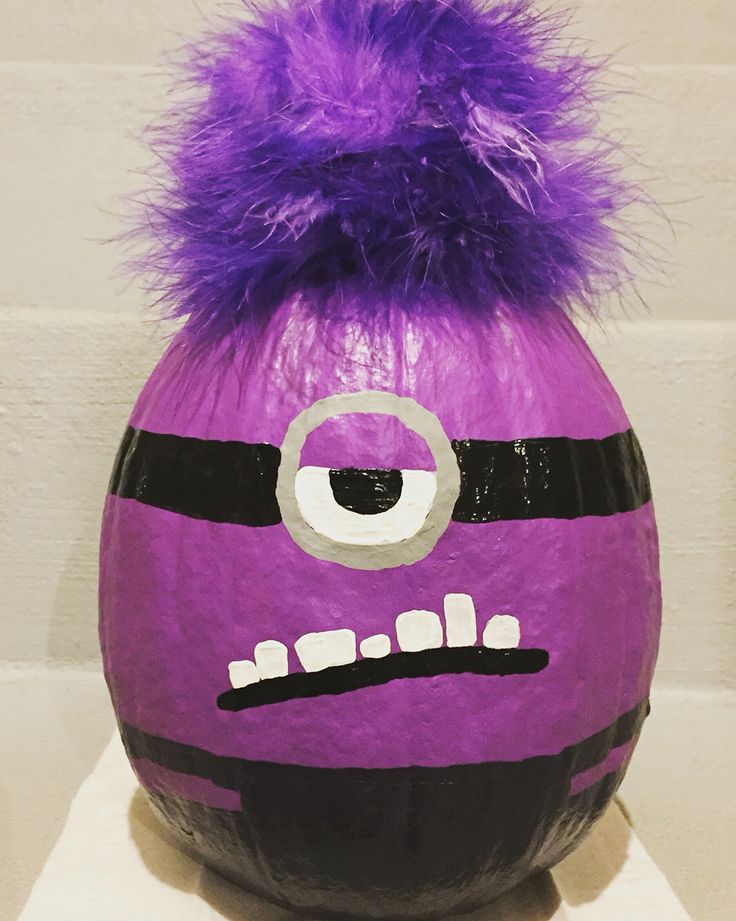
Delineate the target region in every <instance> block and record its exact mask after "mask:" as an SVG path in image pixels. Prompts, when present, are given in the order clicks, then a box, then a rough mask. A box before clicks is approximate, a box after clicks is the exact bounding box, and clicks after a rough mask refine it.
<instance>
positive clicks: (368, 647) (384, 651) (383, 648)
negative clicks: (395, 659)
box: [360, 633, 391, 659]
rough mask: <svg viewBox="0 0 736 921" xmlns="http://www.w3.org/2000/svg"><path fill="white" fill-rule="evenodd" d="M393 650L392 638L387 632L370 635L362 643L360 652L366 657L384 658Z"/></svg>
mask: <svg viewBox="0 0 736 921" xmlns="http://www.w3.org/2000/svg"><path fill="white" fill-rule="evenodd" d="M390 652H391V640H390V639H389V638H388V637H387V636H386V634H385V633H377V634H376V635H375V636H369V637H368V638H367V639H365V640H363V642H362V643H361V644H360V654H361V655H362V656H363V658H364V659H382V658H383V657H384V656H387V655H388V654H389V653H390Z"/></svg>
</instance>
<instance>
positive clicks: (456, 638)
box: [445, 594, 478, 646]
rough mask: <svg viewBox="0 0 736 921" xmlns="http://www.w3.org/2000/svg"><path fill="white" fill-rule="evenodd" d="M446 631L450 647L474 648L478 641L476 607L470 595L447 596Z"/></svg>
mask: <svg viewBox="0 0 736 921" xmlns="http://www.w3.org/2000/svg"><path fill="white" fill-rule="evenodd" d="M445 631H446V632H447V645H448V646H474V645H475V643H476V640H477V639H478V627H477V625H476V622H475V605H474V604H473V599H472V598H471V596H470V595H460V594H449V595H445Z"/></svg>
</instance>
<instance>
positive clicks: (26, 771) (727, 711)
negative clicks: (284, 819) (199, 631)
mask: <svg viewBox="0 0 736 921" xmlns="http://www.w3.org/2000/svg"><path fill="white" fill-rule="evenodd" d="M0 695H1V697H0V699H2V702H3V705H2V707H1V708H0V731H1V732H2V737H3V739H4V740H5V742H6V744H4V745H3V746H0V771H1V772H2V773H1V775H0V776H2V778H4V779H3V781H2V784H1V785H0V809H1V810H2V815H3V835H2V836H1V837H0V891H1V892H2V893H3V898H2V899H1V900H0V921H16V919H17V917H18V914H19V912H20V910H21V907H22V906H23V904H24V902H25V901H26V899H27V898H28V895H29V892H30V889H31V886H32V884H33V881H34V880H35V878H36V877H37V876H38V874H39V873H40V871H41V869H42V867H43V865H44V862H45V860H46V858H47V857H48V854H49V851H50V850H51V848H52V846H53V844H54V842H55V840H56V839H57V838H58V836H59V834H60V832H61V830H62V827H63V823H64V817H65V815H66V812H67V809H68V807H69V803H70V802H71V800H72V797H73V796H74V793H75V792H76V789H77V787H78V786H79V784H80V783H81V781H82V779H83V778H84V777H85V775H86V774H87V773H89V772H90V771H91V770H92V768H93V767H94V764H95V761H96V760H97V758H98V756H99V754H100V753H101V751H102V749H103V747H104V745H105V743H106V742H107V739H108V738H109V732H110V723H111V719H112V716H111V711H110V705H109V702H108V700H107V692H106V689H105V686H104V682H103V681H102V678H101V676H100V675H99V674H96V673H94V672H80V671H75V670H71V669H58V668H57V669H44V670H41V669H32V668H22V669H21V668H4V669H2V668H0ZM734 763H736V695H733V694H723V695H718V694H700V695H696V694H693V693H691V692H688V693H673V692H660V693H659V694H655V696H654V700H653V710H652V715H651V716H650V717H649V719H648V720H647V723H646V726H645V731H644V733H643V735H642V738H641V741H640V743H639V746H638V748H637V751H636V754H635V756H634V759H633V762H632V765H631V767H630V769H629V773H628V775H627V778H626V780H625V781H624V784H623V787H622V789H621V796H622V798H623V803H624V806H625V807H626V810H627V811H628V813H629V814H630V816H631V817H632V820H633V824H634V827H635V829H636V831H637V833H638V835H639V836H640V838H641V839H642V841H643V843H644V845H645V847H646V848H647V850H648V851H649V853H650V854H651V855H652V857H653V858H654V859H655V861H656V862H657V864H658V865H659V867H660V868H661V869H662V870H663V871H664V872H665V874H666V875H667V877H668V878H669V881H670V883H671V884H672V886H673V888H674V890H675V892H676V893H677V894H678V896H679V897H680V898H681V900H682V901H683V903H684V905H685V907H686V908H687V909H688V910H689V912H690V913H691V915H692V918H693V921H733V906H734V904H736V876H735V875H734V873H733V866H734V863H735V862H736V849H735V847H734V837H733V829H734V827H736V798H735V797H734V796H733V776H732V775H733V765H734ZM152 827H154V828H155V827H157V826H156V825H154V826H152ZM51 917H54V916H51ZM103 917H104V916H103ZM141 917H142V919H143V918H145V921H148V918H149V917H151V916H150V915H144V916H141ZM44 921H46V919H44ZM105 921H107V918H105ZM126 921H128V919H126ZM617 921H619V919H617ZM620 921H637V919H636V918H635V917H632V918H631V919H629V918H622V919H620ZM665 921H669V919H665Z"/></svg>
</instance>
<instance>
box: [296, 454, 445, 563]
mask: <svg viewBox="0 0 736 921" xmlns="http://www.w3.org/2000/svg"><path fill="white" fill-rule="evenodd" d="M436 493H437V477H436V476H435V473H434V472H433V471H430V470H359V469H357V468H354V467H352V468H347V469H344V470H329V469H327V468H326V467H302V468H301V469H300V470H299V472H298V473H297V475H296V501H297V504H298V505H299V511H300V512H301V514H302V517H303V518H304V520H305V522H306V523H307V524H308V525H309V526H310V527H311V528H312V529H313V530H315V531H317V532H318V533H319V534H323V535H324V536H325V537H328V538H329V539H330V540H333V541H337V542H344V543H349V544H354V545H360V546H375V545H377V544H395V543H398V542H399V541H402V540H408V539H409V538H411V537H414V536H415V534H417V532H418V531H419V530H420V529H421V527H422V525H423V524H424V522H425V521H426V519H427V516H428V515H429V513H430V511H431V509H432V504H433V502H434V498H435V495H436Z"/></svg>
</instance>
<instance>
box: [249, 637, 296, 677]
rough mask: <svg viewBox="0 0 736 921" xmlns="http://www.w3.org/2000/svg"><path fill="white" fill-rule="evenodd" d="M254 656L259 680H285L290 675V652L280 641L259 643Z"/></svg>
mask: <svg viewBox="0 0 736 921" xmlns="http://www.w3.org/2000/svg"><path fill="white" fill-rule="evenodd" d="M254 656H255V660H256V668H257V669H258V677H259V678H261V679H264V678H283V677H284V675H288V674H289V650H288V649H287V648H286V646H284V644H283V643H279V641H278V640H264V641H263V642H262V643H259V644H258V645H257V646H256V648H255V653H254Z"/></svg>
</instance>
